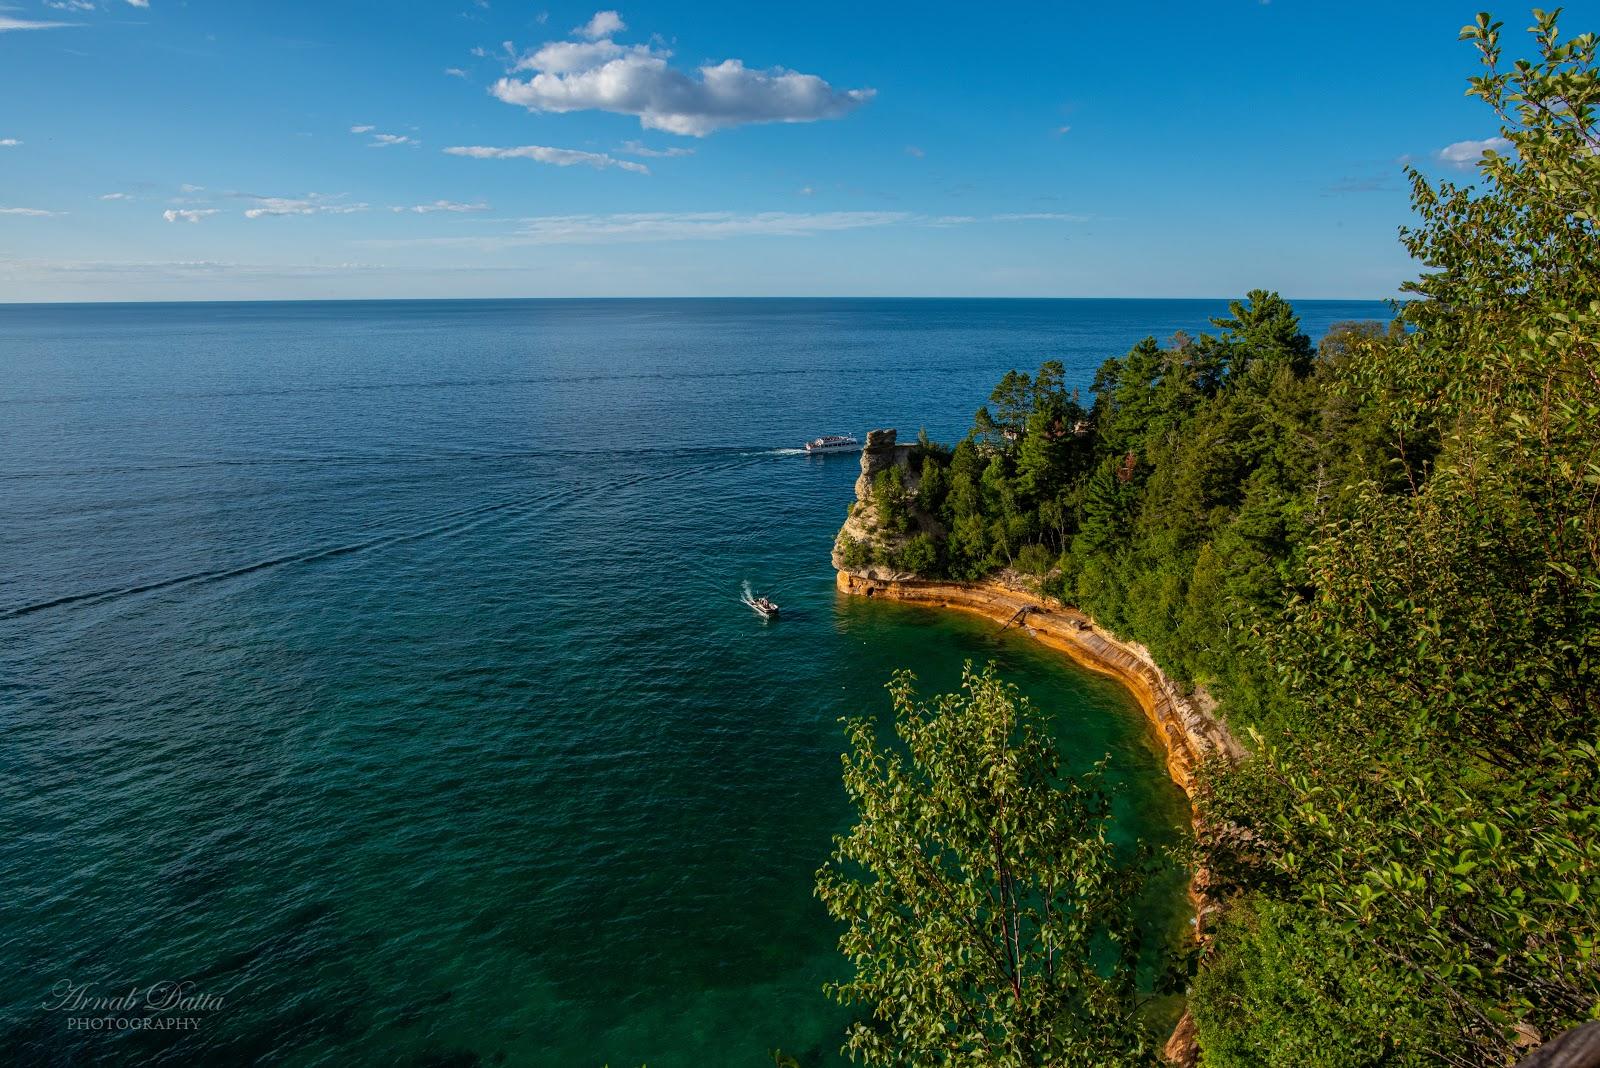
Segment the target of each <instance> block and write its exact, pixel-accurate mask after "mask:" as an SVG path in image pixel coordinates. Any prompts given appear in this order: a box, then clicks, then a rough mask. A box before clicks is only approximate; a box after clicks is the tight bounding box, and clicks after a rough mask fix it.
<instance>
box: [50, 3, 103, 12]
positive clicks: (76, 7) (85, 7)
mask: <svg viewBox="0 0 1600 1068" xmlns="http://www.w3.org/2000/svg"><path fill="white" fill-rule="evenodd" d="M44 6H45V7H47V8H49V9H50V10H52V11H93V10H94V7H95V5H94V0H44Z"/></svg>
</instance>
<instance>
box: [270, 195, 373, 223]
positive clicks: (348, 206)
mask: <svg viewBox="0 0 1600 1068" xmlns="http://www.w3.org/2000/svg"><path fill="white" fill-rule="evenodd" d="M247 196H249V199H250V200H253V201H255V205H256V206H255V207H253V208H246V209H245V213H244V217H245V218H246V219H270V218H277V217H280V216H287V215H350V214H353V213H355V212H358V211H366V210H367V205H365V204H353V203H350V202H349V201H346V200H345V199H344V194H342V193H341V194H338V195H337V196H327V195H324V194H321V193H307V194H306V195H305V196H304V197H260V196H253V195H248V194H247Z"/></svg>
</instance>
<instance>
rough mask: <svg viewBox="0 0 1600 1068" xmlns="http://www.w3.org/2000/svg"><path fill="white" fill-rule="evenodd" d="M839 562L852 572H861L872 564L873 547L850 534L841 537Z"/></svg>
mask: <svg viewBox="0 0 1600 1068" xmlns="http://www.w3.org/2000/svg"><path fill="white" fill-rule="evenodd" d="M839 561H840V563H842V564H843V565H844V566H845V567H847V568H849V569H851V570H853V571H854V570H860V569H861V568H864V567H867V566H869V565H870V564H871V563H872V546H871V545H870V544H869V543H867V542H865V541H862V540H861V539H860V538H852V537H851V536H850V535H848V534H841V535H840V536H839Z"/></svg>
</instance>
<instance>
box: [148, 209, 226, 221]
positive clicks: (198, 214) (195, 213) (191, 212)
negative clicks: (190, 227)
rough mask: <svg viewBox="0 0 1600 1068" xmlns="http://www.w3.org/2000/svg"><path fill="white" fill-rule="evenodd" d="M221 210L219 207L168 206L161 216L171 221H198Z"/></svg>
mask: <svg viewBox="0 0 1600 1068" xmlns="http://www.w3.org/2000/svg"><path fill="white" fill-rule="evenodd" d="M219 210H220V209H218V208H168V209H167V210H166V211H164V212H162V213H161V217H162V218H163V219H165V220H167V222H169V223H175V222H186V223H197V222H199V221H200V220H201V219H204V218H207V217H209V216H212V215H216V214H217V213H218V212H219Z"/></svg>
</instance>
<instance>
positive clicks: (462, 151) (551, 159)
mask: <svg viewBox="0 0 1600 1068" xmlns="http://www.w3.org/2000/svg"><path fill="white" fill-rule="evenodd" d="M445 153H446V154H447V155H451V156H470V157H471V158H472V159H531V160H535V161H536V162H539V163H551V164H554V165H555V166H557V167H574V166H584V167H594V168H595V169H597V170H604V169H605V168H607V167H616V168H618V169H619V170H624V171H632V172H633V173H635V174H649V173H650V168H649V167H646V166H645V165H644V164H642V163H630V162H628V161H627V160H622V159H614V158H613V157H611V156H608V155H606V154H605V153H604V152H580V151H578V150H577V149H575V148H550V147H547V146H545V145H521V146H519V147H516V148H491V147H488V146H484V145H455V146H453V147H451V148H447V149H445Z"/></svg>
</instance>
